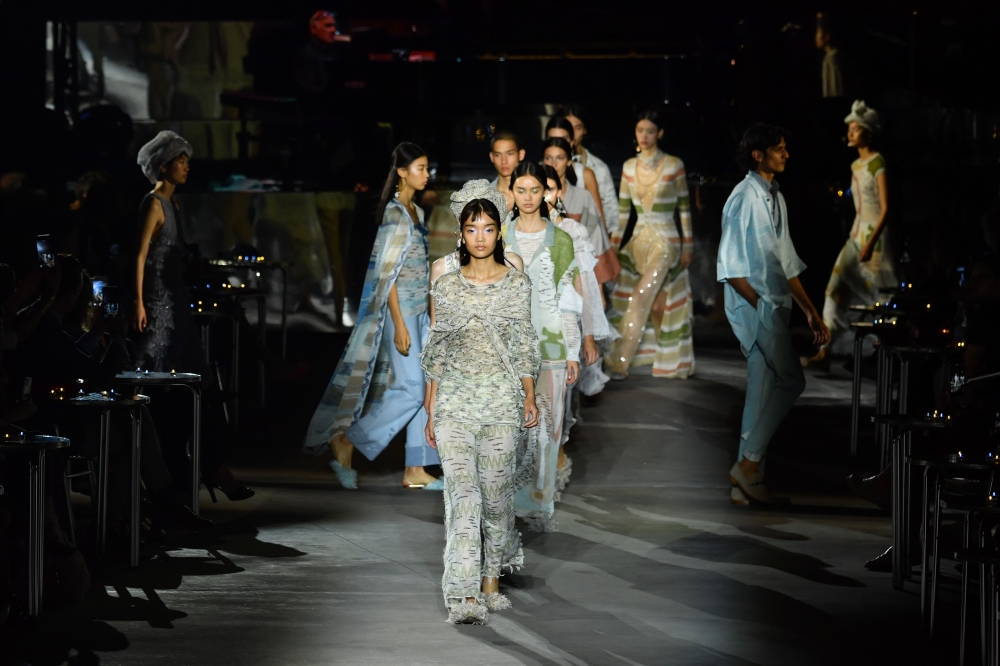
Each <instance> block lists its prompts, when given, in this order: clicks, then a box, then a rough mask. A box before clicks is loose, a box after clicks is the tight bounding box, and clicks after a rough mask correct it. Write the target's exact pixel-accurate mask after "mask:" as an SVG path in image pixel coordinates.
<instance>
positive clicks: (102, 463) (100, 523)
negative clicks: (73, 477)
mask: <svg viewBox="0 0 1000 666" xmlns="http://www.w3.org/2000/svg"><path fill="white" fill-rule="evenodd" d="M110 452H111V410H110V409H106V410H104V411H103V412H102V413H101V446H100V451H99V453H98V467H99V468H100V469H99V470H98V471H99V472H100V474H101V476H100V478H99V479H98V481H97V553H98V554H99V555H104V550H105V539H106V537H107V532H108V458H109V456H110V455H111V453H110Z"/></svg>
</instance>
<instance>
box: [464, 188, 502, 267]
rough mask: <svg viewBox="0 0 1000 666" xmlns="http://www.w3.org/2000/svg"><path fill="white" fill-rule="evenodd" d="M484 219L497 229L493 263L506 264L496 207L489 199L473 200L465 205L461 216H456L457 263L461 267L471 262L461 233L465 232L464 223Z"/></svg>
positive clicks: (498, 213)
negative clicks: (457, 238)
mask: <svg viewBox="0 0 1000 666" xmlns="http://www.w3.org/2000/svg"><path fill="white" fill-rule="evenodd" d="M484 217H488V218H490V219H491V220H493V223H494V224H496V227H497V244H496V246H495V247H494V248H493V261H495V262H497V263H498V264H500V265H501V266H502V265H504V264H506V261H507V257H506V255H505V254H504V251H503V234H501V233H500V224H501V222H502V220H501V218H500V211H498V210H497V207H496V206H494V205H493V202H492V201H490V200H489V199H473V200H472V201H470V202H469V203H467V204H465V208H463V209H462V214H461V215H459V216H458V228H459V240H460V241H461V243H459V246H458V262H459V263H460V264H462V265H463V266H468V265H469V261H471V260H472V255H471V254H469V248H467V247H465V234H464V233H463V232H464V231H465V223H466V222H469V221H470V220H472V221H475V220H481V219H482V218H484Z"/></svg>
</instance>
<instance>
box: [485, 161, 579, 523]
mask: <svg viewBox="0 0 1000 666" xmlns="http://www.w3.org/2000/svg"><path fill="white" fill-rule="evenodd" d="M510 183H511V189H512V190H513V192H514V202H515V205H514V210H513V211H512V215H513V217H514V219H513V221H512V222H509V223H508V224H507V229H506V231H505V235H504V243H505V244H506V245H507V246H508V247H510V249H511V251H513V252H515V253H516V254H517V255H518V256H520V257H521V260H522V261H523V262H524V271H525V273H527V275H528V277H529V278H531V287H532V291H531V323H532V325H533V326H534V327H535V333H536V334H537V335H538V340H539V344H540V351H541V356H542V368H541V372H540V373H539V375H538V382H537V386H536V388H535V394H536V396H537V397H538V409H539V412H540V414H541V416H540V417H539V426H538V428H535V429H534V430H532V431H531V432H530V434H529V442H528V448H529V449H531V450H533V451H535V452H537V461H538V462H537V465H536V468H535V473H534V475H533V478H532V480H531V483H530V484H529V485H528V486H527V487H525V488H522V489H521V490H519V491H518V493H517V496H516V497H515V498H514V510H515V512H516V513H517V515H518V516H519V517H521V518H524V519H525V520H526V521H527V522H528V526H529V527H530V528H531V529H532V530H535V531H540V532H552V531H554V530H555V529H556V525H555V521H554V520H553V518H552V517H553V514H554V513H555V493H556V481H557V473H558V472H557V469H558V460H559V444H560V442H561V441H562V431H563V426H564V416H565V406H566V402H565V399H566V386H567V385H569V384H572V383H574V382H575V381H576V380H577V377H578V376H579V374H580V327H579V325H578V324H577V320H578V318H579V316H580V313H581V311H582V309H583V298H582V297H581V295H580V291H581V290H582V287H579V286H578V285H579V284H580V279H579V276H580V271H579V270H578V269H577V264H576V252H575V250H574V248H573V239H572V237H571V236H570V235H569V234H567V233H566V232H565V231H563V230H562V229H559V228H558V227H556V226H555V225H554V224H552V222H550V221H549V220H548V208H547V207H546V205H545V202H544V200H543V197H544V196H545V186H546V177H545V171H543V170H542V167H541V166H539V165H537V164H535V163H534V162H521V163H520V164H518V165H517V168H515V169H514V172H513V173H512V174H511V177H510ZM587 196H589V195H587Z"/></svg>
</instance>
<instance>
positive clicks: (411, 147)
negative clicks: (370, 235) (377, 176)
mask: <svg viewBox="0 0 1000 666" xmlns="http://www.w3.org/2000/svg"><path fill="white" fill-rule="evenodd" d="M421 157H427V153H425V152H424V149H423V148H421V147H420V146H418V145H417V144H415V143H409V142H408V141H404V142H403V143H401V144H399V145H398V146H396V148H395V149H394V150H393V151H392V166H390V167H389V175H388V176H387V177H386V179H385V185H384V186H382V197H381V198H380V199H379V200H378V208H376V209H375V223H376V224H382V215H384V214H385V207H386V206H387V205H388V204H389V202H390V201H391V200H392V198H393V197H394V196H395V195H396V187H397V186H398V185H399V174H398V173H396V169H405V168H406V167H408V166H410V165H411V164H413V162H414V161H415V160H417V159H420V158H421Z"/></svg>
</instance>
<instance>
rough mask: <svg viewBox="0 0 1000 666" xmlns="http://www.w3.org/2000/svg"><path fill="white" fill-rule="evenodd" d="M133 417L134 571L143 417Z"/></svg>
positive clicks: (134, 412)
mask: <svg viewBox="0 0 1000 666" xmlns="http://www.w3.org/2000/svg"><path fill="white" fill-rule="evenodd" d="M129 414H130V415H131V416H132V516H131V518H132V539H131V544H130V546H131V548H130V553H129V564H130V565H131V567H132V568H133V569H135V568H136V567H138V566H139V536H140V534H139V530H140V522H141V518H140V516H139V504H140V500H141V497H142V491H141V487H140V486H141V484H142V476H141V472H140V464H139V463H140V459H139V458H140V442H141V441H142V415H141V414H140V413H139V411H138V410H136V409H132V410H130V411H129Z"/></svg>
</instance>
